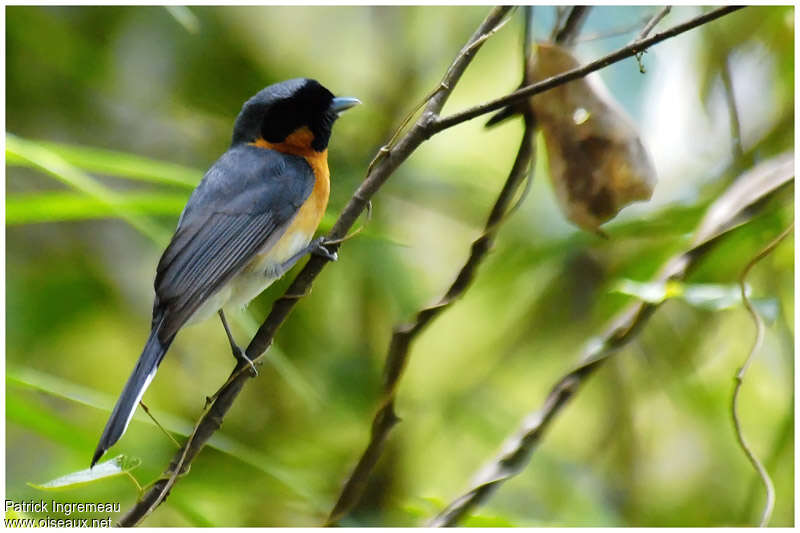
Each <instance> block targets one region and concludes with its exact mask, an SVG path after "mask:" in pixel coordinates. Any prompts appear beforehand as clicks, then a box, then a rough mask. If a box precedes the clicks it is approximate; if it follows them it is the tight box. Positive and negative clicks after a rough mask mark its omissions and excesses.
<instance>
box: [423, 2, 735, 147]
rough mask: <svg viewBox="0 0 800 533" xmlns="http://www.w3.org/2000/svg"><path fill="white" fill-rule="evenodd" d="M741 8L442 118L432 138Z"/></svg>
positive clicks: (726, 10) (700, 19)
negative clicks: (438, 133) (436, 134)
mask: <svg viewBox="0 0 800 533" xmlns="http://www.w3.org/2000/svg"><path fill="white" fill-rule="evenodd" d="M742 7H743V6H725V7H720V8H717V9H714V10H713V11H709V12H708V13H705V14H704V15H700V16H698V17H695V18H693V19H691V20H688V21H686V22H684V23H682V24H678V25H676V26H673V27H672V28H669V29H667V30H665V31H663V32H661V33H657V34H656V35H653V36H652V37H648V38H647V39H644V40H641V41H640V40H637V41H636V42H634V43H631V44H629V45H627V46H624V47H622V48H620V49H619V50H617V51H616V52H612V53H610V54H608V55H607V56H604V57H601V58H600V59H598V60H596V61H592V62H591V63H587V64H586V65H584V66H582V67H578V68H575V69H573V70H568V71H567V72H564V73H563V74H559V75H558V76H553V77H551V78H547V79H546V80H542V81H540V82H537V83H534V84H532V85H528V86H526V87H522V88H520V89H517V90H516V91H514V92H513V93H510V94H507V95H506V96H503V97H501V98H497V99H496V100H492V101H489V102H486V103H484V104H480V105H477V106H474V107H471V108H469V109H466V110H464V111H460V112H458V113H454V114H452V115H449V116H446V117H444V118H440V119H438V120H436V121H435V122H433V123H432V124H431V125H430V127H429V128H428V129H429V131H430V135H433V134H434V133H437V132H440V131H442V130H446V129H447V128H451V127H453V126H455V125H457V124H461V123H462V122H466V121H468V120H472V119H473V118H475V117H479V116H481V115H485V114H486V113H491V112H492V111H497V110H498V109H502V108H504V107H506V106H507V105H509V104H514V103H516V102H519V101H521V100H524V99H525V98H527V97H530V96H533V95H535V94H539V93H541V92H544V91H546V90H548V89H552V88H553V87H557V86H559V85H563V84H565V83H567V82H570V81H573V80H576V79H578V78H583V77H584V76H586V75H587V74H590V73H592V72H594V71H596V70H600V69H601V68H604V67H607V66H608V65H611V64H613V63H617V62H619V61H622V60H623V59H626V58H628V57H631V56H633V55H636V54H637V53H639V52H641V51H643V50H645V49H646V48H649V47H650V46H652V45H654V44H656V43H660V42H661V41H665V40H667V39H669V38H671V37H675V36H676V35H680V34H681V33H684V32H687V31H689V30H692V29H694V28H696V27H698V26H702V25H703V24H707V23H709V22H711V21H713V20H716V19H718V18H720V17H723V16H725V15H728V14H730V13H733V12H734V11H736V10H739V9H742Z"/></svg>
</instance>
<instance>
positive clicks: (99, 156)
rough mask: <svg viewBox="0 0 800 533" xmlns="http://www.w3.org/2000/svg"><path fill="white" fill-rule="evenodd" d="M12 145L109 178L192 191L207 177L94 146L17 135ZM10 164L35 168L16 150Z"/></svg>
mask: <svg viewBox="0 0 800 533" xmlns="http://www.w3.org/2000/svg"><path fill="white" fill-rule="evenodd" d="M9 142H11V143H12V144H13V143H15V142H16V143H24V144H25V145H26V146H29V147H38V148H41V149H43V150H46V151H48V152H50V153H52V154H54V155H57V156H58V157H60V158H61V159H63V160H64V161H65V162H67V163H68V164H70V165H72V166H75V167H77V168H79V169H81V170H84V171H86V172H96V173H98V174H105V175H108V176H115V177H120V178H129V179H133V180H137V181H145V182H150V183H160V184H164V185H179V186H182V187H186V188H189V189H192V188H194V187H195V186H196V185H197V184H198V183H199V182H200V178H202V177H203V173H202V172H201V171H199V170H197V169H194V168H189V167H185V166H182V165H176V164H174V163H167V162H164V161H155V160H153V159H148V158H146V157H141V156H137V155H132V154H128V153H125V152H116V151H113V150H105V149H103V148H94V147H90V146H77V145H71V144H61V143H54V142H47V141H31V140H28V139H21V138H20V137H17V136H15V135H10V134H7V135H6V145H7V146H8V144H9ZM6 164H7V165H14V166H35V163H32V162H31V161H30V160H29V159H27V158H26V157H24V156H22V155H20V154H18V153H16V152H15V151H13V150H8V149H7V150H6Z"/></svg>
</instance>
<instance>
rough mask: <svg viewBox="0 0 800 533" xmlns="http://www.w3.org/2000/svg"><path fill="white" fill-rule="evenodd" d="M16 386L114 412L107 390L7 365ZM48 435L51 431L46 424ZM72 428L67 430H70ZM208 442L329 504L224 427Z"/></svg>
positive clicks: (170, 420) (171, 419)
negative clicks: (224, 429)
mask: <svg viewBox="0 0 800 533" xmlns="http://www.w3.org/2000/svg"><path fill="white" fill-rule="evenodd" d="M9 385H10V386H12V387H13V386H17V387H24V388H33V389H35V390H38V391H41V392H44V393H46V394H49V395H51V396H55V397H58V398H64V399H67V400H70V401H73V402H76V403H79V404H82V405H86V406H90V407H94V408H96V409H100V410H102V411H106V412H111V408H112V406H113V403H114V402H113V399H112V398H111V397H109V396H108V395H106V394H103V393H101V392H98V391H96V390H94V389H90V388H87V387H83V386H81V385H77V384H75V383H71V382H69V381H66V380H64V379H61V378H59V377H56V376H52V375H49V374H45V373H44V372H39V371H37V370H34V369H32V368H24V367H23V368H11V369H6V386H7V389H6V393H7V395H8V386H9ZM150 411H151V412H152V413H153V416H154V417H156V418H157V419H158V421H159V423H161V425H162V426H164V427H165V428H166V429H168V430H169V431H171V432H173V433H177V434H179V435H182V436H184V437H188V436H189V435H190V434H191V432H192V430H193V424H192V423H190V422H189V421H187V420H185V419H182V418H180V417H177V416H174V415H171V414H168V413H165V412H163V411H159V410H154V409H151V410H150ZM133 419H134V420H137V421H140V422H146V423H148V424H151V425H154V422H153V421H152V420H151V419H150V417H148V416H147V415H145V414H144V413H142V412H141V411H140V410H138V409H137V411H136V414H135V415H134V417H133ZM45 430H46V431H45V433H44V434H45V435H49V434H51V432H50V431H49V430H47V428H45ZM68 433H69V432H67V434H68ZM208 446H210V447H212V448H214V449H216V450H218V451H220V452H222V453H225V454H227V455H229V456H231V457H234V458H236V459H238V460H239V461H242V462H243V463H245V464H248V465H250V466H252V467H253V468H255V469H257V470H259V471H261V472H263V473H264V474H266V475H268V476H270V477H272V478H274V479H276V480H278V481H279V482H281V483H282V484H283V485H285V486H286V487H287V488H289V489H291V490H292V491H293V492H294V493H295V494H297V495H298V496H301V497H302V498H304V499H305V500H306V501H307V502H308V503H309V504H310V505H311V506H312V507H313V508H314V509H316V510H319V511H324V510H325V507H326V505H327V504H328V503H327V501H326V500H324V499H323V498H322V497H321V496H319V495H317V494H314V493H312V492H311V491H309V490H308V489H306V488H305V487H304V486H303V484H302V483H301V482H300V480H299V479H298V478H297V476H296V475H295V474H294V473H293V472H292V471H290V470H288V469H286V468H284V467H283V466H280V465H278V464H277V463H276V462H275V461H274V460H273V459H271V458H270V457H268V456H266V455H264V454H263V453H261V452H260V451H257V450H254V449H252V448H250V447H248V446H246V445H244V444H242V443H240V442H238V441H237V440H235V439H232V438H230V437H228V436H227V435H225V434H224V433H223V432H222V431H218V432H216V433H215V434H214V436H213V437H211V439H210V440H209V441H208Z"/></svg>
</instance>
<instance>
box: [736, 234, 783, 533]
mask: <svg viewBox="0 0 800 533" xmlns="http://www.w3.org/2000/svg"><path fill="white" fill-rule="evenodd" d="M793 229H794V221H792V223H791V224H789V226H788V227H787V228H786V229H785V230H783V231H782V232H781V234H780V235H778V236H777V237H776V238H775V239H773V241H772V242H770V243H769V244H767V245H766V246H765V247H764V248H763V249H762V250H761V251H760V252H758V254H756V256H755V257H753V258H752V259H751V260H750V262H749V263H747V266H745V267H744V269H743V270H742V273H741V275H740V276H739V288H740V289H741V292H742V302H743V303H744V306H745V308H746V309H747V312H748V313H750V317H751V318H752V319H753V323H754V324H755V325H756V336H755V339H754V340H753V346H752V347H751V348H750V353H748V354H747V358H745V360H744V364H742V366H741V368H739V371H738V372H736V377H735V385H734V387H733V396H732V397H731V418H732V419H733V427H734V429H735V431H736V440H738V441H739V446H740V447H741V448H742V451H744V454H745V455H746V456H747V459H748V460H749V461H750V463H751V464H752V465H753V468H754V469H755V470H756V473H757V474H758V477H759V478H761V482H762V483H763V484H764V490H765V492H766V499H765V501H764V509H763V510H762V511H761V522H760V524H759V525H760V526H761V527H766V526H767V524H769V519H770V517H771V516H772V509H773V508H774V507H775V487H774V485H773V484H772V479H771V478H770V476H769V473H768V472H767V469H766V468H764V465H763V464H761V461H759V460H758V457H756V455H755V453H754V452H753V450H752V448H750V445H749V444H748V443H747V441H746V440H745V438H744V432H743V431H742V424H741V421H740V420H739V414H738V410H737V403H738V400H739V391H740V390H741V388H742V385H743V384H744V377H745V375H746V374H747V370H748V369H749V368H750V364H751V363H752V362H753V357H754V356H755V354H756V352H757V351H758V349H759V348H760V347H761V344H762V343H763V342H764V321H763V320H762V319H761V315H759V314H758V313H757V312H756V310H755V308H754V307H753V303H752V302H751V301H750V298H749V297H748V296H747V290H746V289H745V280H746V279H747V275H748V274H749V273H750V270H752V268H753V267H754V266H755V265H756V263H758V262H759V261H761V260H762V259H763V258H765V257H766V256H767V255H769V254H770V253H772V250H774V249H775V248H776V247H777V246H778V245H779V244H780V243H781V242H782V241H783V239H785V238H786V237H787V236H788V235H789V234H790V233H791V232H792V230H793Z"/></svg>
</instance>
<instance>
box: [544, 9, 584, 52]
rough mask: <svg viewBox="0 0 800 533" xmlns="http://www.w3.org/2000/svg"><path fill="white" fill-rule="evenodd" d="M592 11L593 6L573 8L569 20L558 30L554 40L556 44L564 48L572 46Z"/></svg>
mask: <svg viewBox="0 0 800 533" xmlns="http://www.w3.org/2000/svg"><path fill="white" fill-rule="evenodd" d="M591 9H592V7H591V6H572V9H570V11H569V15H568V16H567V20H566V21H565V22H564V25H563V26H562V27H561V28H560V29H559V30H558V32H557V33H556V36H555V38H554V39H553V40H554V41H555V42H556V43H558V44H562V45H564V46H572V44H573V43H574V41H575V37H577V36H578V33H579V32H580V29H581V26H582V25H583V23H584V22H585V21H586V17H587V16H589V11H590V10H591Z"/></svg>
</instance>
